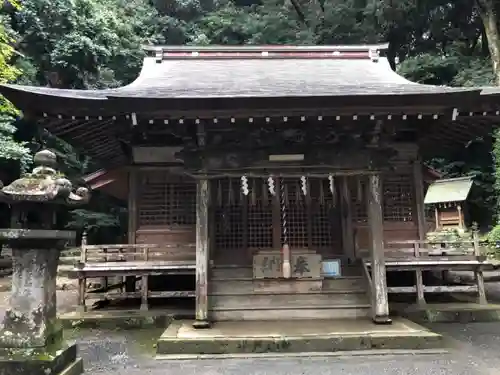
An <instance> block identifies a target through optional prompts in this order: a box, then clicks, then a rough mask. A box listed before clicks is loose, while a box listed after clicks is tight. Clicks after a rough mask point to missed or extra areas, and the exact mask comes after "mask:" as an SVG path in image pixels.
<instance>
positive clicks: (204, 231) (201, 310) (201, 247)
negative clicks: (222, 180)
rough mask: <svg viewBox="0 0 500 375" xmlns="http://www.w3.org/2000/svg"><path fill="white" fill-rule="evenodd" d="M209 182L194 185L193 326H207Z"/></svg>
mask: <svg viewBox="0 0 500 375" xmlns="http://www.w3.org/2000/svg"><path fill="white" fill-rule="evenodd" d="M209 201H210V182H209V181H208V179H200V180H198V181H197V185H196V310H195V315H196V320H195V322H194V324H193V327H194V328H208V327H210V323H209V321H208V266H209V250H210V249H209V244H210V239H209V233H210V232H209V229H208V226H209V222H208V218H209V204H210V202H209Z"/></svg>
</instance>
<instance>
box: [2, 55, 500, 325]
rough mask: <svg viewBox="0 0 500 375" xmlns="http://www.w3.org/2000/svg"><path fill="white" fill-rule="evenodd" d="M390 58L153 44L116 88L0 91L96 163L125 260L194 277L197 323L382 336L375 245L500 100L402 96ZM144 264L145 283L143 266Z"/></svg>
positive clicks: (453, 91) (412, 89) (417, 234)
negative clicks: (131, 253) (122, 204)
mask: <svg viewBox="0 0 500 375" xmlns="http://www.w3.org/2000/svg"><path fill="white" fill-rule="evenodd" d="M386 49H387V45H362V46H209V47H196V46H181V47H179V46H172V47H171V46H166V47H151V48H148V49H147V53H148V56H147V57H146V58H145V59H144V64H143V69H142V71H141V73H140V75H139V77H138V78H137V79H136V80H135V81H134V82H132V83H131V84H129V85H127V86H124V87H121V88H117V89H107V90H66V89H52V88H46V87H31V86H19V85H2V86H0V93H2V94H3V95H5V97H7V98H8V99H9V100H11V101H12V102H13V103H14V104H15V105H16V106H17V107H18V108H19V109H21V110H22V111H23V113H24V115H25V116H26V118H27V119H29V120H30V121H34V122H37V123H38V124H39V126H41V127H44V128H46V129H47V130H48V131H50V132H51V133H52V134H54V135H56V136H58V137H61V138H62V139H64V140H66V141H67V142H69V143H71V144H73V145H75V146H78V147H80V148H81V149H82V150H84V152H85V153H87V154H88V155H89V156H91V157H93V158H94V159H96V160H97V161H99V162H101V163H102V165H103V168H104V169H105V171H102V172H100V173H101V174H100V175H99V176H94V178H93V179H92V180H93V183H95V184H96V185H95V186H98V185H99V184H100V183H102V185H101V186H104V185H106V186H107V189H114V188H112V186H115V187H116V189H118V188H119V189H120V192H119V193H118V192H116V193H117V195H120V196H127V199H128V206H129V234H128V243H129V246H130V247H131V248H134V247H135V248H136V249H144V248H147V247H148V246H150V247H153V246H154V247H155V249H157V251H162V252H163V254H164V257H163V258H162V262H163V263H161V264H164V265H165V264H167V263H168V262H180V261H182V262H187V263H189V264H191V266H192V267H193V268H194V269H195V274H196V286H195V289H196V290H195V295H196V324H195V325H196V326H197V327H207V326H209V324H210V322H211V321H214V320H269V319H305V318H307V319H330V318H338V317H344V318H346V317H350V318H355V317H363V316H365V317H366V316H371V317H372V319H373V320H374V321H375V322H377V323H388V322H390V319H389V307H388V297H387V296H388V290H387V283H386V269H385V261H384V256H385V255H384V254H385V248H386V244H389V243H390V242H391V241H409V240H419V239H420V240H423V239H424V238H425V233H426V216H425V211H424V204H423V203H424V178H423V176H422V175H423V167H422V158H424V157H429V156H438V155H439V154H440V153H441V152H448V151H453V150H454V149H456V148H457V147H460V145H461V144H462V143H464V142H466V141H468V140H469V139H471V137H472V135H476V136H477V134H488V133H489V132H490V130H491V128H492V127H493V124H495V123H496V122H497V121H498V116H499V114H500V100H498V97H499V96H500V93H499V92H498V90H496V89H488V90H484V89H481V88H451V87H442V86H431V85H421V84H415V83H413V82H410V81H408V80H406V79H404V78H403V77H401V76H399V75H398V74H397V73H395V72H394V71H393V70H392V69H391V67H390V65H389V63H388V61H387V59H386V58H385V57H384V53H385V51H386ZM477 117H481V119H482V121H481V122H478V121H477V120H476V118H477ZM107 173H110V174H112V175H113V176H112V177H110V175H108V176H106V174H107ZM99 181H100V182H99ZM106 181H107V182H106ZM111 181H113V183H110V182H111ZM138 251H142V250H138ZM141 254H143V258H142V261H141V263H140V265H138V264H137V263H134V264H135V265H136V266H137V267H139V268H140V272H139V268H136V271H137V274H143V275H147V274H148V272H149V271H150V270H152V269H154V267H156V266H157V265H155V264H153V263H154V262H157V261H153V260H152V258H150V257H149V256H148V253H147V251H145V252H144V253H141ZM364 257H367V258H369V259H370V267H371V271H370V272H371V276H370V280H369V282H368V281H367V280H366V279H365V278H364V276H363V274H362V273H363V270H362V266H361V262H360V260H361V259H362V258H364ZM169 264H172V265H173V264H174V263H169ZM85 267H86V266H85V265H83V266H82V268H81V270H80V271H79V272H80V273H82V272H84V270H85ZM113 267H115V269H116V270H120V272H122V274H123V272H125V271H123V270H124V268H125V265H124V264H123V263H122V264H120V265H115V264H113V265H112V264H111V263H110V264H109V266H108V268H109V269H112V268H113ZM172 267H174V266H172ZM101 269H102V268H101ZM116 272H118V271H116ZM127 272H128V275H129V274H131V273H133V272H134V271H133V270H132V269H131V268H130V269H128V271H127ZM151 272H152V271H151ZM146 279H147V278H145V280H144V282H143V283H142V293H143V294H142V296H143V301H144V302H145V303H147V299H148V296H151V295H152V294H151V293H150V292H151V291H150V290H149V288H148V283H147V280H146Z"/></svg>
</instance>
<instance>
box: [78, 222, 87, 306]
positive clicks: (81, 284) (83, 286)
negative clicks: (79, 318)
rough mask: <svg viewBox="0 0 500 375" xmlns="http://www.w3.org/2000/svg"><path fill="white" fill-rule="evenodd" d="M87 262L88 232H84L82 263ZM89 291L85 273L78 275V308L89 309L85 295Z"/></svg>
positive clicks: (81, 247)
mask: <svg viewBox="0 0 500 375" xmlns="http://www.w3.org/2000/svg"><path fill="white" fill-rule="evenodd" d="M86 262H87V232H86V231H84V232H83V233H82V244H81V246H80V263H81V264H82V265H83V266H84V265H85V263H86ZM86 293H87V278H86V277H85V276H84V275H83V274H79V275H78V310H79V311H80V312H85V311H87V307H86V306H85V297H86V295H85V294H86Z"/></svg>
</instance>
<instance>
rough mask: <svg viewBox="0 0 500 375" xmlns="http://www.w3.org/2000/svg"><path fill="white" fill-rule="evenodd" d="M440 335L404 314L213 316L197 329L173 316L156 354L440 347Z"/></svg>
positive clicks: (166, 356) (162, 356)
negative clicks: (380, 317) (381, 318)
mask: <svg viewBox="0 0 500 375" xmlns="http://www.w3.org/2000/svg"><path fill="white" fill-rule="evenodd" d="M442 347H443V342H442V336H441V335H439V334H435V333H432V332H430V331H429V330H427V329H425V328H423V327H421V326H419V325H417V324H415V323H412V322H410V321H407V320H405V319H402V318H397V319H395V320H393V323H392V324H391V325H377V324H374V323H373V322H371V321H370V320H369V319H363V320H354V319H346V320H295V321H239V322H235V321H234V322H216V323H213V325H212V328H211V329H205V330H197V329H195V328H193V326H192V321H174V322H172V324H171V325H170V327H168V328H167V329H166V331H165V332H164V334H163V335H162V336H161V337H160V339H159V340H158V344H157V354H158V358H159V359H181V358H182V359H185V358H198V357H200V356H203V355H230V354H235V355H236V354H243V353H247V354H252V355H255V354H256V353H259V354H263V353H281V354H284V353H331V352H340V351H360V350H374V349H385V350H387V349H394V350H401V349H404V350H420V349H436V348H442Z"/></svg>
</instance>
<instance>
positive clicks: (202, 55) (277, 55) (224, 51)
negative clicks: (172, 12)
mask: <svg viewBox="0 0 500 375" xmlns="http://www.w3.org/2000/svg"><path fill="white" fill-rule="evenodd" d="M387 48H388V44H373V45H371V44H360V45H244V46H241V45H240V46H224V45H212V46H169V45H165V46H150V47H148V46H146V47H144V50H145V51H146V53H147V54H148V56H150V57H155V58H156V61H157V62H158V63H161V62H162V61H163V60H169V59H193V58H194V59H197V58H198V59H232V58H238V59H256V58H257V59H273V58H274V59H297V58H298V59H304V58H309V59H318V58H322V59H325V58H326V59H367V60H368V59H370V60H372V61H374V62H376V61H378V59H379V57H380V52H381V51H385V50H386V49H387Z"/></svg>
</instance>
